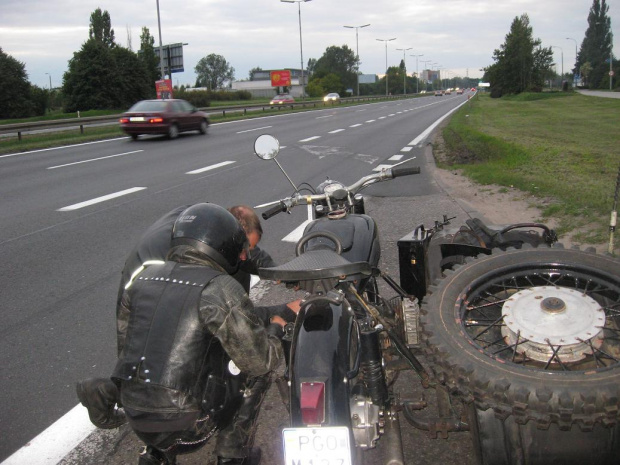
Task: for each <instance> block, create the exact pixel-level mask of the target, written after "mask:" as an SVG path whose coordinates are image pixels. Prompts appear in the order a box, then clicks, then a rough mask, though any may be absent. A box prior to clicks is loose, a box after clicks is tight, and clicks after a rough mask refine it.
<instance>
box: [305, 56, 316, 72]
mask: <svg viewBox="0 0 620 465" xmlns="http://www.w3.org/2000/svg"><path fill="white" fill-rule="evenodd" d="M315 68H316V58H310V59H309V60H308V64H307V65H306V72H307V74H308V76H311V75H312V73H314V69H315Z"/></svg>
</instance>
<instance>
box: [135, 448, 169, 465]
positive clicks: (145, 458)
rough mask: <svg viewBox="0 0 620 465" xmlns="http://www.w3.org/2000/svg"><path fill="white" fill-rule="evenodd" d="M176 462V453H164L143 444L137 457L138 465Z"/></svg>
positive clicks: (158, 464)
mask: <svg viewBox="0 0 620 465" xmlns="http://www.w3.org/2000/svg"><path fill="white" fill-rule="evenodd" d="M176 463H177V461H176V455H174V454H172V455H170V454H166V453H164V452H162V451H160V450H159V449H156V448H154V447H151V446H145V447H144V449H143V450H142V452H140V457H139V458H138V465H176Z"/></svg>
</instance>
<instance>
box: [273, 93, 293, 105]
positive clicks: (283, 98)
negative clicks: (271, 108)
mask: <svg viewBox="0 0 620 465" xmlns="http://www.w3.org/2000/svg"><path fill="white" fill-rule="evenodd" d="M287 103H295V99H294V98H293V97H292V96H290V95H289V94H278V95H276V96H275V97H274V98H272V99H271V102H269V105H285V104H287Z"/></svg>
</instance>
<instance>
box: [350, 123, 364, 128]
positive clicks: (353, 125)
mask: <svg viewBox="0 0 620 465" xmlns="http://www.w3.org/2000/svg"><path fill="white" fill-rule="evenodd" d="M361 125H362V123H357V124H352V125H351V126H349V127H350V128H357V127H360V126H361Z"/></svg>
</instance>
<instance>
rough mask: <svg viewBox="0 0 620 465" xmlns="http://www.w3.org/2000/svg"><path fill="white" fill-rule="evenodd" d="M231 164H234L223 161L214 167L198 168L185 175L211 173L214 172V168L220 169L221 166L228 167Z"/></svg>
mask: <svg viewBox="0 0 620 465" xmlns="http://www.w3.org/2000/svg"><path fill="white" fill-rule="evenodd" d="M231 163H234V161H223V162H221V163H216V164H215V165H210V166H205V167H204V168H198V169H197V170H193V171H188V172H187V173H185V174H199V173H204V172H205V171H211V170H214V169H216V168H221V167H222V166H226V165H230V164H231Z"/></svg>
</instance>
